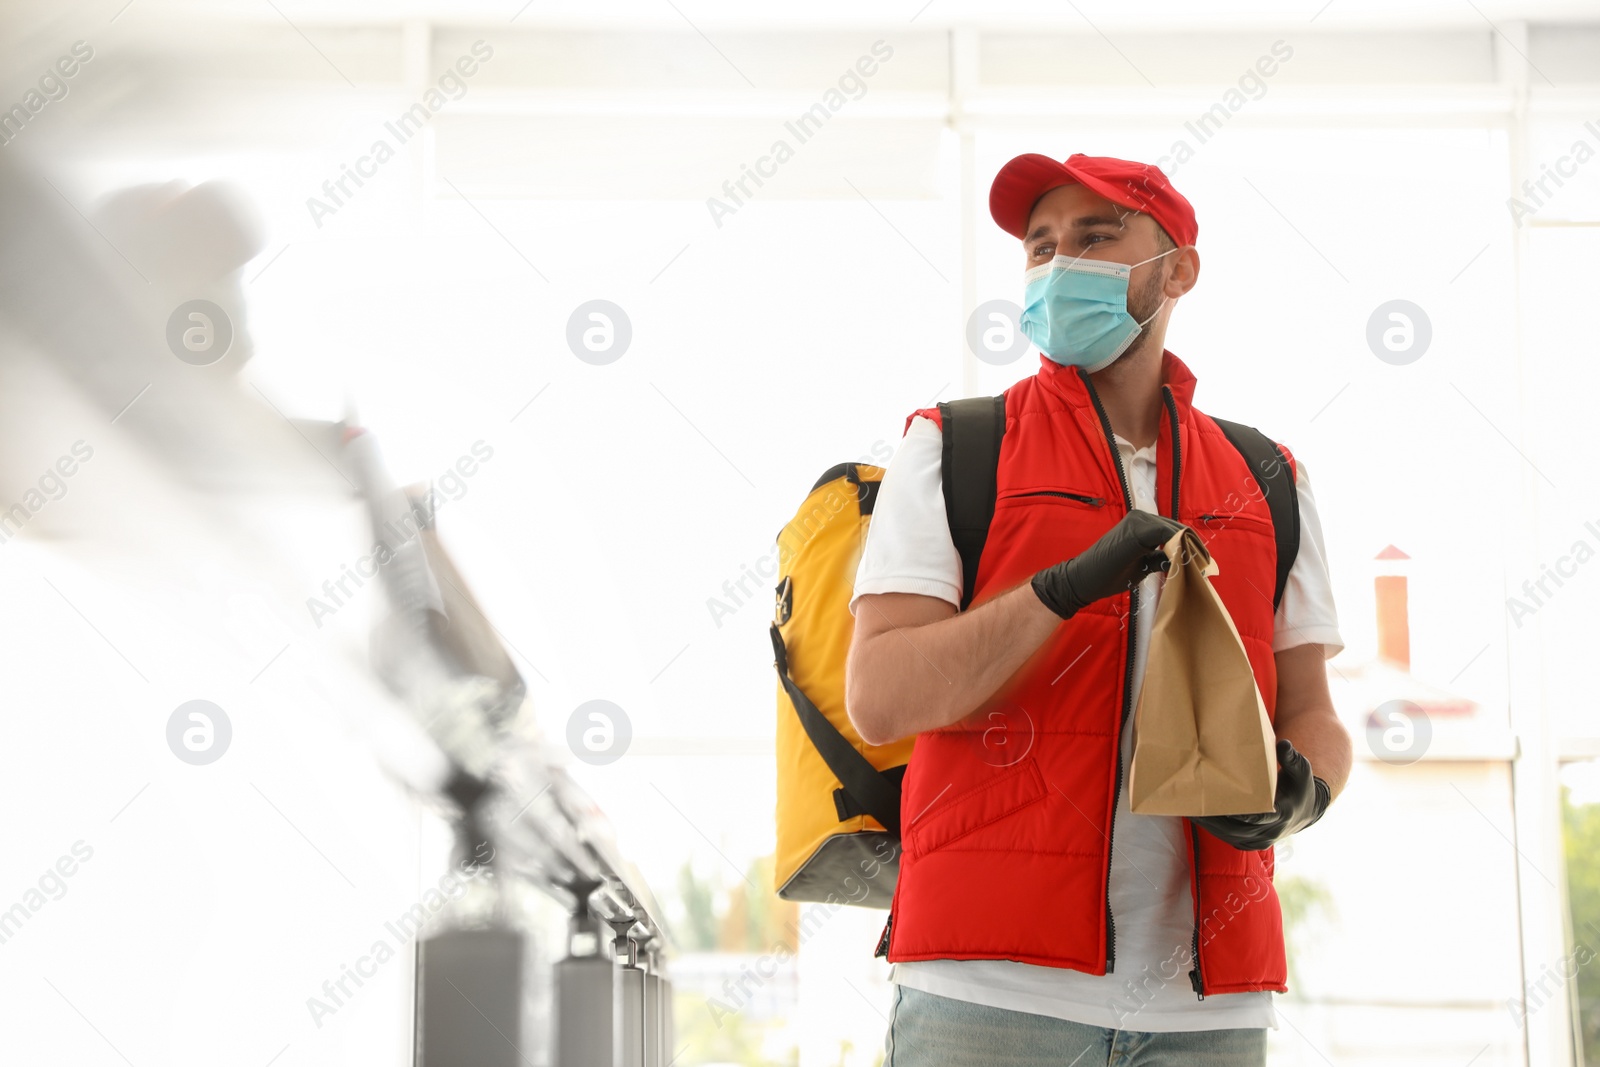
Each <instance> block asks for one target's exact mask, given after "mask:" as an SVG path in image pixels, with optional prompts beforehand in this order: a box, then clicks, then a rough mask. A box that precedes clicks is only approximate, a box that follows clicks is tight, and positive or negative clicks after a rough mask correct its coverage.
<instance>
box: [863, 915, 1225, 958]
mask: <svg viewBox="0 0 1600 1067" xmlns="http://www.w3.org/2000/svg"><path fill="white" fill-rule="evenodd" d="M893 922H894V909H893V908H890V909H889V917H888V918H887V919H885V920H884V921H883V933H882V934H881V935H879V937H878V947H877V948H875V949H873V950H872V956H873V958H874V959H876V958H877V957H879V956H888V955H889V926H890V925H891V924H892V923H893ZM1195 936H1196V937H1197V938H1198V937H1199V936H1200V935H1199V934H1196V935H1195Z"/></svg>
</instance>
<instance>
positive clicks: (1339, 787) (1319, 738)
mask: <svg viewBox="0 0 1600 1067" xmlns="http://www.w3.org/2000/svg"><path fill="white" fill-rule="evenodd" d="M1276 733H1277V736H1279V737H1286V738H1288V739H1289V743H1290V744H1292V745H1294V747H1295V748H1296V749H1298V750H1299V751H1300V752H1301V753H1302V754H1303V755H1304V756H1305V757H1306V759H1308V760H1310V761H1311V769H1312V771H1314V772H1315V773H1316V776H1317V777H1318V778H1321V779H1322V780H1323V781H1324V782H1327V783H1328V795H1329V797H1330V798H1332V797H1337V796H1338V795H1339V793H1340V792H1341V791H1343V789H1344V784H1345V782H1347V781H1348V780H1349V779H1350V763H1351V758H1352V754H1351V751H1350V733H1349V731H1347V730H1346V729H1345V728H1344V724H1343V723H1341V722H1340V721H1339V719H1338V717H1337V716H1335V715H1334V714H1332V709H1331V707H1330V709H1329V714H1326V715H1296V716H1294V717H1293V718H1292V719H1290V720H1289V721H1288V722H1286V723H1283V724H1282V725H1281V727H1280V728H1279V729H1277V731H1276Z"/></svg>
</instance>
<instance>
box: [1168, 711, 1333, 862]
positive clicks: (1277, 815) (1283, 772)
mask: <svg viewBox="0 0 1600 1067" xmlns="http://www.w3.org/2000/svg"><path fill="white" fill-rule="evenodd" d="M1331 796H1332V794H1331V793H1330V792H1329V790H1328V783H1327V782H1324V781H1323V780H1322V779H1321V778H1318V777H1317V776H1316V775H1314V774H1312V773H1311V761H1310V760H1308V759H1306V758H1305V756H1303V755H1301V754H1300V753H1299V752H1298V751H1296V749H1295V747H1294V745H1292V744H1290V743H1289V739H1288V738H1286V737H1280V738H1278V793H1277V797H1276V799H1275V801H1274V803H1273V810H1272V811H1269V812H1265V813H1263V814H1260V815H1198V816H1194V817H1193V819H1192V821H1193V822H1195V823H1196V824H1198V825H1200V826H1202V827H1204V828H1205V829H1206V830H1208V831H1210V832H1211V833H1212V834H1213V835H1215V836H1216V837H1218V838H1220V839H1221V840H1223V841H1226V842H1227V843H1228V844H1230V845H1232V846H1233V847H1234V848H1237V849H1244V850H1246V851H1251V852H1259V851H1261V850H1262V849H1268V848H1271V847H1272V846H1273V845H1275V844H1277V843H1278V842H1279V841H1282V840H1283V839H1284V838H1286V837H1288V836H1289V835H1290V834H1292V833H1295V832H1296V831H1299V830H1304V829H1305V828H1306V827H1308V826H1310V825H1311V824H1312V823H1314V822H1316V821H1317V820H1318V819H1320V818H1322V813H1323V812H1324V811H1327V810H1328V801H1329V799H1330V798H1331Z"/></svg>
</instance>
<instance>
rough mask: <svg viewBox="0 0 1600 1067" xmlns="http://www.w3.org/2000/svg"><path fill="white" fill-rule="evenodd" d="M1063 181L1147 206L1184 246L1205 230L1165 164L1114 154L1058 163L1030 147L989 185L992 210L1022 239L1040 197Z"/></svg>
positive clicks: (1075, 157) (1078, 156)
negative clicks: (1196, 219) (1168, 176)
mask: <svg viewBox="0 0 1600 1067" xmlns="http://www.w3.org/2000/svg"><path fill="white" fill-rule="evenodd" d="M1062 185H1082V186H1084V187H1085V188H1087V189H1089V190H1091V191H1093V192H1096V193H1099V194H1100V195H1101V196H1103V197H1105V198H1106V199H1107V200H1110V201H1111V202H1113V203H1116V204H1121V205H1122V206H1124V207H1131V208H1133V209H1134V210H1136V211H1143V212H1144V213H1145V214H1147V215H1149V216H1150V217H1151V218H1153V219H1155V220H1156V223H1157V224H1158V225H1159V226H1160V227H1161V228H1162V229H1163V230H1166V231H1167V236H1168V237H1170V238H1172V240H1173V241H1174V242H1176V243H1177V245H1178V246H1179V247H1180V248H1181V247H1183V246H1184V245H1192V244H1194V242H1195V238H1196V237H1197V236H1198V235H1199V233H1200V224H1199V223H1197V222H1195V220H1194V207H1193V205H1191V204H1190V203H1189V201H1187V200H1185V199H1184V198H1183V194H1182V193H1180V192H1178V191H1177V190H1176V189H1174V188H1173V187H1172V183H1171V182H1170V181H1168V180H1167V176H1166V175H1165V174H1163V173H1161V168H1160V167H1157V166H1154V165H1153V164H1150V163H1132V162H1129V161H1128V160H1126V159H1113V158H1112V157H1110V156H1086V155H1084V154H1083V153H1081V152H1080V153H1078V154H1076V155H1071V156H1068V157H1067V159H1066V162H1064V163H1058V162H1057V161H1055V160H1053V159H1051V158H1050V157H1049V156H1041V155H1039V154H1038V153H1037V152H1030V153H1028V154H1027V155H1025V156H1018V157H1017V158H1015V159H1013V160H1012V161H1011V162H1009V163H1007V164H1006V165H1005V166H1003V167H1001V168H1000V173H999V174H996V175H995V176H994V184H993V185H992V186H990V187H989V214H990V215H992V216H994V221H995V222H997V223H999V224H1000V228H1001V229H1002V230H1004V231H1006V232H1007V233H1009V234H1010V235H1011V236H1013V237H1015V238H1017V239H1018V240H1021V239H1022V238H1024V237H1026V236H1027V232H1028V215H1029V214H1030V213H1032V211H1033V205H1034V204H1035V203H1036V202H1038V199H1039V197H1041V196H1043V195H1044V194H1045V193H1047V192H1049V191H1050V190H1051V189H1055V188H1057V187H1059V186H1062Z"/></svg>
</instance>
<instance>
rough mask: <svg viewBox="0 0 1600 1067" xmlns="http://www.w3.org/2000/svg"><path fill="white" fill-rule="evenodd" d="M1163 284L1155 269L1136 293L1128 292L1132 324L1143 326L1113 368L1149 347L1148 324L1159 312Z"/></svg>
mask: <svg viewBox="0 0 1600 1067" xmlns="http://www.w3.org/2000/svg"><path fill="white" fill-rule="evenodd" d="M1165 284H1166V279H1165V278H1163V277H1162V276H1161V271H1160V270H1159V269H1157V270H1153V271H1151V272H1150V277H1149V279H1148V280H1147V281H1146V282H1145V283H1144V285H1143V286H1142V287H1141V288H1140V289H1139V291H1138V292H1137V293H1135V292H1133V291H1131V290H1130V291H1129V292H1128V314H1129V315H1132V316H1133V321H1134V322H1142V323H1144V326H1142V327H1141V328H1140V329H1139V336H1137V337H1135V338H1134V339H1133V343H1132V344H1130V345H1128V347H1127V349H1126V350H1125V351H1124V352H1123V353H1122V355H1120V356H1118V357H1117V358H1116V359H1115V360H1114V361H1113V363H1112V365H1113V366H1115V365H1116V364H1117V363H1121V362H1122V361H1123V360H1126V359H1128V358H1129V357H1130V356H1135V355H1138V354H1139V353H1140V352H1142V351H1144V350H1145V349H1146V348H1147V347H1149V344H1150V336H1151V335H1150V323H1151V321H1153V317H1154V316H1155V314H1156V313H1157V312H1158V311H1160V310H1161V301H1162V300H1163V299H1164V298H1163V297H1162V295H1161V288H1162V286H1164V285H1165Z"/></svg>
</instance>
